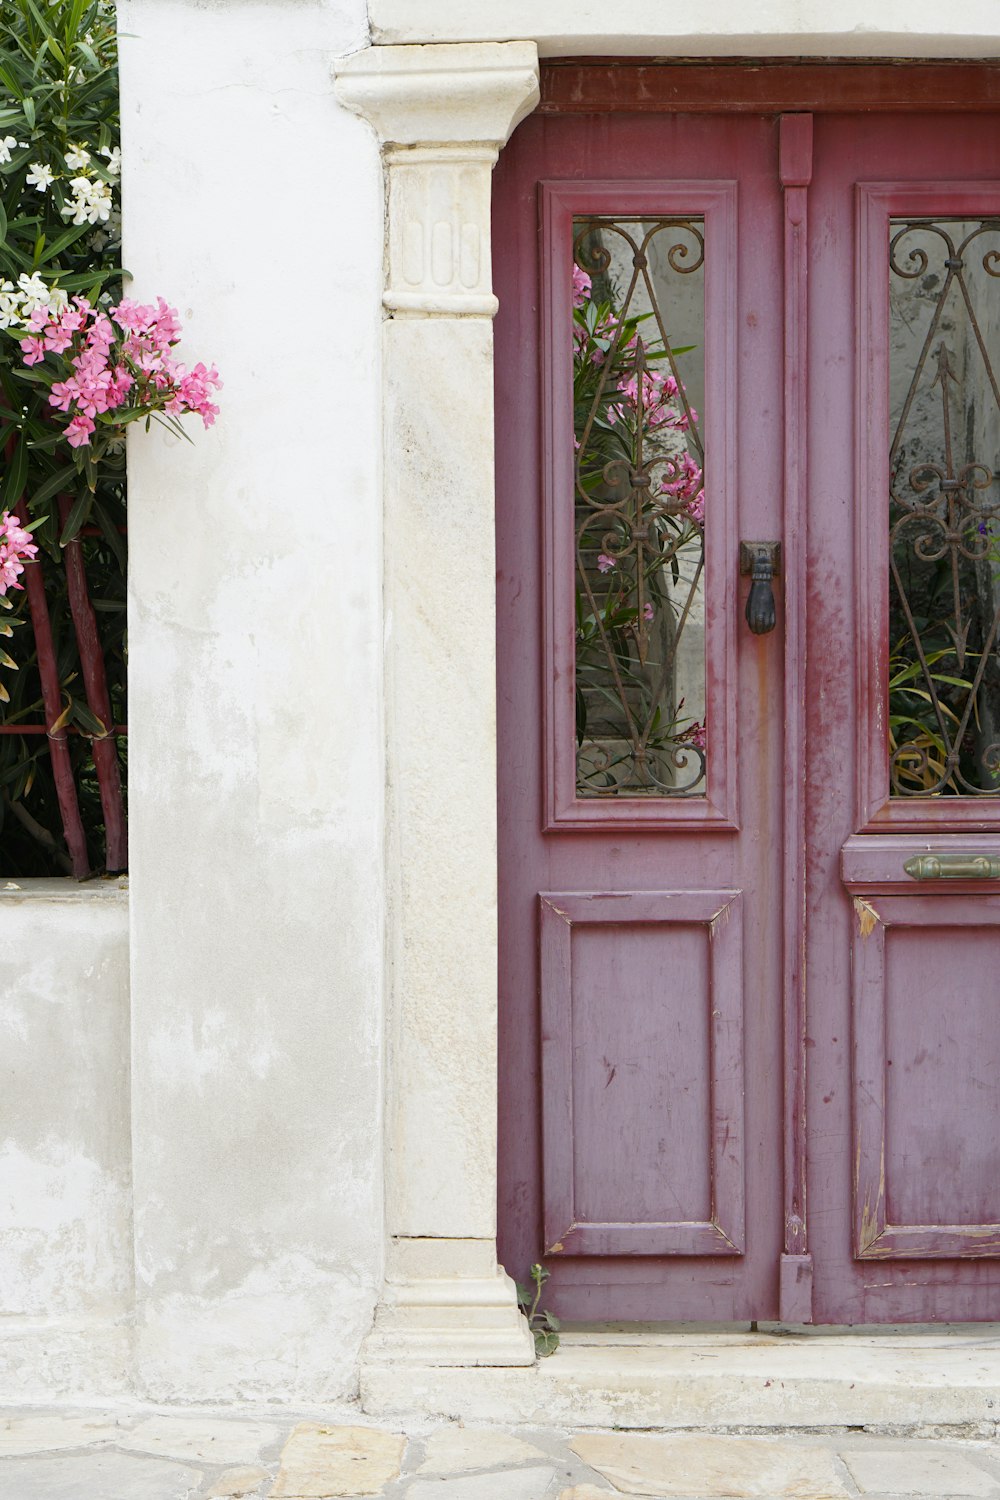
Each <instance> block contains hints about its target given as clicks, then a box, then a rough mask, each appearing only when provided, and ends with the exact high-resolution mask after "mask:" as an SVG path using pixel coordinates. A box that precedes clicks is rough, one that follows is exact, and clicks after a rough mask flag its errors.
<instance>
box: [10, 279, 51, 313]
mask: <svg viewBox="0 0 1000 1500" xmlns="http://www.w3.org/2000/svg"><path fill="white" fill-rule="evenodd" d="M17 284H18V286H19V287H20V288H21V292H20V296H21V311H22V313H23V314H24V316H25V317H26V318H27V317H30V316H31V314H32V313H33V312H34V311H35V308H36V307H48V305H49V296H50V293H49V289H48V287H47V286H46V285H45V282H44V281H43V280H42V278H41V276H40V275H39V274H38V272H37V271H32V273H31V275H30V276H29V275H28V274H27V272H25V271H23V272H22V273H21V275H20V276H19V277H18V278H17Z"/></svg>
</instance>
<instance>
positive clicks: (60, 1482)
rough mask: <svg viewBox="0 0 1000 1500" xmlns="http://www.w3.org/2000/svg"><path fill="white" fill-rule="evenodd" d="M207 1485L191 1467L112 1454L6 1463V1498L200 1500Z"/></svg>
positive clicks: (0, 1493) (2, 1479) (2, 1483)
mask: <svg viewBox="0 0 1000 1500" xmlns="http://www.w3.org/2000/svg"><path fill="white" fill-rule="evenodd" d="M201 1483H202V1475H201V1473H200V1471H199V1470H198V1469H192V1468H189V1467H188V1466H187V1465H182V1464H175V1463H164V1462H161V1461H160V1460H159V1459H155V1458H136V1457H133V1456H132V1455H130V1454H127V1453H114V1452H110V1451H107V1450H105V1451H104V1452H98V1453H84V1454H80V1455H74V1456H73V1457H69V1456H67V1455H66V1454H60V1455H59V1456H58V1457H54V1458H10V1459H6V1460H5V1461H4V1462H3V1463H0V1500H194V1497H195V1496H196V1495H197V1494H198V1491H199V1489H200V1488H201Z"/></svg>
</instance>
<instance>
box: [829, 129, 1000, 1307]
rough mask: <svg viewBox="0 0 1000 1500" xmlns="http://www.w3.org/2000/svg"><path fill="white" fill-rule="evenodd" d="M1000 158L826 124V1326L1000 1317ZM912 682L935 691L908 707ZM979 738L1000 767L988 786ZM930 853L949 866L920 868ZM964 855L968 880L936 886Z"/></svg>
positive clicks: (992, 138) (942, 133) (914, 137)
mask: <svg viewBox="0 0 1000 1500" xmlns="http://www.w3.org/2000/svg"><path fill="white" fill-rule="evenodd" d="M998 146H1000V122H998V119H997V117H996V116H995V115H989V116H978V117H973V116H962V115H951V116H949V117H944V116H937V117H934V116H925V115H919V114H915V115H908V116H892V115H889V116H885V117H883V118H878V119H875V118H863V117H859V116H850V115H848V116H842V117H840V118H834V117H830V116H825V117H823V116H820V117H817V119H816V122H815V156H814V173H813V182H812V186H811V188H810V218H811V222H812V223H813V224H816V223H819V224H821V225H822V226H823V232H822V234H818V235H815V236H814V237H813V238H812V239H811V241H810V258H809V277H810V304H809V371H810V380H811V407H810V419H809V426H808V446H809V473H810V487H809V488H810V497H809V516H808V524H809V563H808V566H809V580H810V587H809V605H808V617H807V624H808V663H809V666H808V679H809V684H810V691H809V694H808V705H809V717H808V725H807V733H808V744H809V773H808V780H807V787H806V808H807V838H808V848H809V882H808V911H809V926H808V943H807V951H808V970H807V1005H808V1016H809V1023H808V1024H809V1037H810V1042H811V1046H810V1048H809V1053H808V1122H809V1143H810V1149H809V1203H810V1215H809V1232H810V1249H811V1251H812V1253H813V1256H814V1262H815V1286H814V1303H813V1315H814V1317H815V1319H816V1321H817V1322H835V1323H877V1322H897V1321H898V1322H910V1321H918V1322H923V1321H965V1320H985V1319H995V1318H997V1317H1000V1263H998V1256H1000V1233H998V1223H1000V1186H998V1181H1000V1179H998V1166H1000V1091H998V1087H997V1083H996V1065H997V1053H998V1048H997V1041H996V1038H997V1036H998V1035H1000V980H998V977H997V976H998V974H1000V967H998V961H1000V929H998V925H997V919H998V915H1000V910H998V898H997V895H996V894H995V892H996V891H997V889H998V887H997V884H996V882H995V881H994V882H993V884H992V886H991V883H990V880H989V879H988V878H987V879H982V878H979V879H971V878H965V879H963V878H950V877H953V876H955V875H957V876H959V877H961V875H962V872H963V870H965V871H966V873H967V874H972V873H973V870H969V869H968V868H967V866H966V865H965V863H964V861H966V859H967V858H968V857H969V856H976V855H982V856H984V857H985V859H986V864H985V865H984V866H982V867H981V868H984V869H987V870H988V868H989V865H988V860H989V857H990V856H991V855H992V856H994V857H995V856H996V855H998V854H1000V808H998V803H997V798H996V793H995V791H991V789H990V787H991V783H990V781H989V776H988V765H984V762H988V760H989V755H988V746H989V741H990V738H991V736H990V734H989V732H988V731H989V728H990V722H991V721H990V715H991V712H992V710H991V708H990V701H989V697H988V695H983V696H981V697H980V698H979V699H978V701H977V702H976V703H975V704H972V703H970V701H969V697H968V692H967V689H966V688H964V687H962V686H961V685H960V684H962V683H963V682H967V683H969V684H973V683H974V682H975V681H976V680H977V678H978V677H979V675H980V668H981V667H982V669H984V670H985V669H986V668H987V666H988V662H989V659H990V657H991V655H993V654H995V640H996V637H995V635H994V637H993V641H992V643H991V641H990V629H991V618H990V616H991V615H992V614H993V613H994V611H993V609H992V606H990V608H989V609H984V600H985V599H986V598H987V597H988V593H989V588H988V586H987V584H986V581H985V575H984V572H983V570H984V569H988V568H989V567H990V564H989V561H988V558H987V559H986V560H983V557H984V554H986V553H987V552H988V551H989V549H990V548H991V547H993V546H994V543H993V541H992V534H993V531H994V520H993V516H994V515H995V513H996V507H997V504H998V501H1000V495H998V493H997V486H996V483H995V481H994V480H993V476H992V472H990V471H992V469H993V468H994V466H995V465H996V462H997V453H998V451H1000V407H998V406H997V403H996V396H995V389H994V380H993V378H991V375H990V372H989V366H990V365H993V366H995V365H996V364H997V363H998V356H1000V340H998V337H997V330H998V327H1000V324H998V320H997V313H998V310H1000V280H996V279H993V277H992V276H991V275H990V271H991V269H995V261H993V260H991V253H992V252H995V251H997V250H1000V232H996V231H992V230H990V228H989V226H990V223H991V220H992V222H993V223H996V222H997V219H996V215H997V214H998V212H1000V173H998V166H997V163H998V160H1000V156H998ZM935 226H936V227H935ZM965 241H968V243H967V246H966V249H965V250H964V252H962V253H960V251H961V247H962V244H963V242H965ZM970 304H971V310H972V311H973V312H975V314H976V319H975V320H973V319H972V318H971V316H970ZM970 391H971V392H972V393H973V396H969V395H968V393H969V392H970ZM963 392H965V394H963ZM973 397H974V399H973ZM980 465H983V466H985V467H983V468H980V467H979V466H980ZM890 497H891V500H890ZM921 553H926V554H927V557H928V560H923V559H922V557H921ZM977 557H978V558H979V560H978V561H977ZM977 569H979V570H980V572H979V573H978V574H977V572H976V570H977ZM930 570H933V574H932V572H931V571H930ZM977 579H978V582H977ZM931 584H933V592H932V590H931V587H930V585H931ZM911 625H912V626H913V627H914V629H911ZM917 641H920V643H921V646H920V650H918V648H917ZM963 643H964V648H965V649H964V651H963V649H962V647H963ZM921 651H922V653H923V659H924V661H925V662H926V664H927V670H928V671H929V673H930V676H931V679H932V682H931V683H928V681H927V679H926V677H925V675H924V668H923V666H922V665H921V663H920V661H919V657H920V655H921ZM991 670H992V669H991ZM908 672H914V673H915V675H914V676H913V677H912V679H911V685H912V687H913V688H914V689H915V690H916V691H917V692H918V693H919V694H920V695H921V696H920V697H916V696H915V695H914V694H912V693H908V692H907V691H906V681H905V679H906V676H907V673H908ZM931 686H933V694H932V693H931ZM932 697H934V698H938V699H939V702H938V706H937V708H935V707H934V706H933V704H932V701H931V700H932ZM967 710H968V712H967ZM963 724H964V727H963ZM890 737H891V738H890ZM973 741H978V742H979V744H980V745H981V746H982V745H983V743H984V742H985V747H986V752H987V753H985V754H982V753H981V754H980V756H979V758H978V761H977V764H978V768H979V769H978V784H977V780H976V777H977V772H976V769H975V768H974V767H973V764H972V762H973V761H974V760H976V756H975V755H974V754H973ZM924 788H934V789H935V790H934V791H932V792H931V793H930V794H924ZM928 856H931V857H933V858H935V859H937V860H938V864H937V865H933V866H930V867H927V866H924V867H923V868H922V867H921V866H920V864H919V863H918V861H920V859H921V858H926V857H928ZM942 860H943V867H944V869H945V871H946V873H945V874H943V875H942V876H941V878H937V879H935V878H925V877H926V875H927V873H928V868H929V869H930V870H931V871H933V870H935V869H939V868H941V861H942ZM956 860H957V861H959V863H957V864H956V863H955V861H956ZM997 868H998V869H1000V866H997Z"/></svg>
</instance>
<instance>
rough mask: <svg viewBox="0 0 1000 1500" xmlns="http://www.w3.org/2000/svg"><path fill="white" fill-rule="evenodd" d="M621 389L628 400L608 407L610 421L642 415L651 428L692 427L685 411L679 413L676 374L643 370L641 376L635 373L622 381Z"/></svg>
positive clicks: (674, 428) (678, 430)
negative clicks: (662, 373)
mask: <svg viewBox="0 0 1000 1500" xmlns="http://www.w3.org/2000/svg"><path fill="white" fill-rule="evenodd" d="M618 390H619V392H620V393H621V395H622V396H624V398H625V399H624V401H620V402H613V403H612V404H611V405H610V406H609V407H608V421H609V422H611V423H614V422H615V421H617V420H619V419H621V420H625V419H626V418H629V417H635V416H637V415H638V414H639V412H640V410H641V412H642V418H643V423H644V425H645V426H646V427H647V428H652V427H665V428H670V429H672V430H673V431H675V432H684V431H686V430H687V427H688V425H689V424H688V418H687V414H686V413H685V412H682V411H681V410H679V408H678V406H677V404H676V399H677V395H678V389H677V381H676V380H675V379H674V377H673V376H672V375H661V374H660V372H659V371H658V370H643V371H642V378H641V387H640V377H639V375H638V374H633V375H630V376H629V377H628V379H627V380H620V381H619V382H618Z"/></svg>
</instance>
